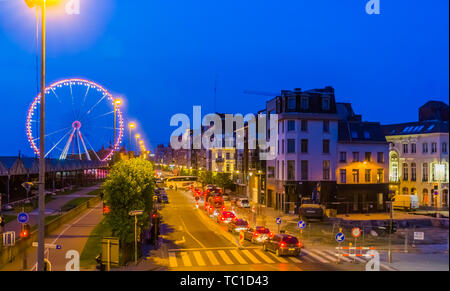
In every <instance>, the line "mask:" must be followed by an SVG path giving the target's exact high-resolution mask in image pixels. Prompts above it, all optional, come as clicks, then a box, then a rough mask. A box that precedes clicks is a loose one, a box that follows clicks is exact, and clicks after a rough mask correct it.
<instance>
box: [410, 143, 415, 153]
mask: <svg viewBox="0 0 450 291" xmlns="http://www.w3.org/2000/svg"><path fill="white" fill-rule="evenodd" d="M411 153H412V154H415V153H416V144H415V143H412V144H411Z"/></svg>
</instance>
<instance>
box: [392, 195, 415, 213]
mask: <svg viewBox="0 0 450 291" xmlns="http://www.w3.org/2000/svg"><path fill="white" fill-rule="evenodd" d="M393 206H394V209H404V210H407V211H408V210H409V211H411V210H415V209H418V208H419V198H418V197H417V196H416V195H395V196H394V201H393Z"/></svg>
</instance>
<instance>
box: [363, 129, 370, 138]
mask: <svg viewBox="0 0 450 291" xmlns="http://www.w3.org/2000/svg"><path fill="white" fill-rule="evenodd" d="M364 138H365V139H370V132H368V131H364Z"/></svg>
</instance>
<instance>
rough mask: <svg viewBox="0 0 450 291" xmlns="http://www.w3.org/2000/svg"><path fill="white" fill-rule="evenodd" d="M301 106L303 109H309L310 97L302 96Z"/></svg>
mask: <svg viewBox="0 0 450 291" xmlns="http://www.w3.org/2000/svg"><path fill="white" fill-rule="evenodd" d="M300 103H301V104H300V105H301V108H302V110H308V109H309V99H308V97H302V98H301V102H300Z"/></svg>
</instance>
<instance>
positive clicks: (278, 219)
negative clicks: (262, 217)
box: [275, 217, 281, 225]
mask: <svg viewBox="0 0 450 291" xmlns="http://www.w3.org/2000/svg"><path fill="white" fill-rule="evenodd" d="M275 221H276V223H277V224H278V225H280V224H281V218H279V217H277V219H276V220H275Z"/></svg>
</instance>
